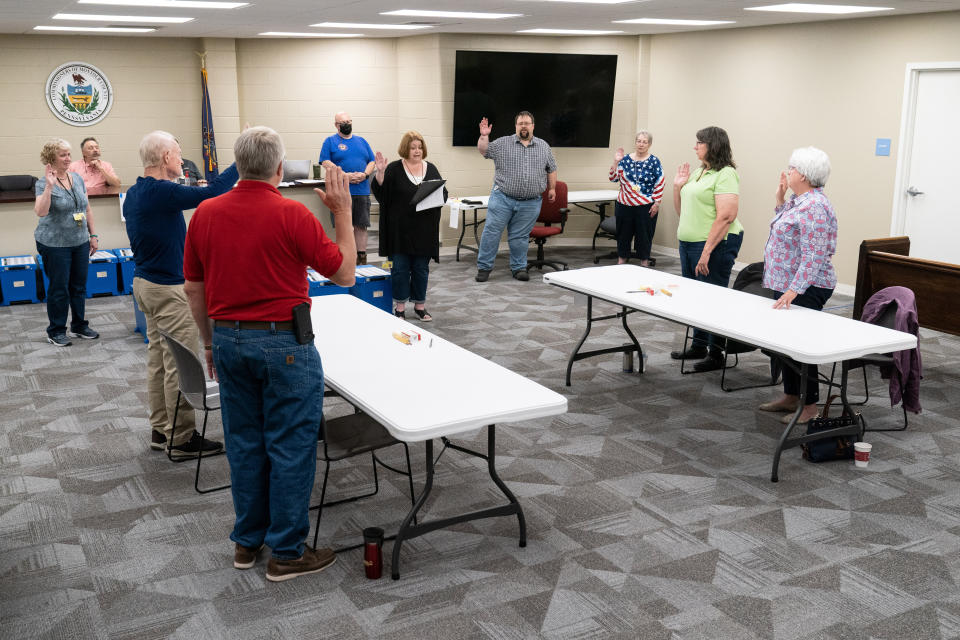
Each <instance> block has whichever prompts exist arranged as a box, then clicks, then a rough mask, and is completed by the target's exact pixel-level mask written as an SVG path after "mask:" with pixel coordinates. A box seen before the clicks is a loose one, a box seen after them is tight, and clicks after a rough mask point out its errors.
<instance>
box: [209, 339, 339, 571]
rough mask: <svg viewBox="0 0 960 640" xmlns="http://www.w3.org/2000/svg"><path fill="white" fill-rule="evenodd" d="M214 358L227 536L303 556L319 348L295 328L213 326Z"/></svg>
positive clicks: (319, 388)
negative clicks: (226, 481)
mask: <svg viewBox="0 0 960 640" xmlns="http://www.w3.org/2000/svg"><path fill="white" fill-rule="evenodd" d="M213 361H214V364H215V365H216V367H217V375H218V377H219V378H220V401H221V411H222V413H223V435H224V441H225V443H224V444H225V445H226V450H227V460H229V462H230V478H231V481H232V483H233V486H232V489H231V490H232V492H233V508H234V510H235V511H236V521H235V523H234V527H233V532H232V533H231V534H230V539H231V540H233V541H234V542H237V543H239V544H242V545H243V546H245V547H250V548H254V549H256V548H258V547H259V546H260V545H261V544H266V545H267V546H269V547H270V548H271V549H272V550H273V556H274V557H275V558H278V559H291V558H299V557H300V556H301V555H302V554H303V549H304V544H303V540H304V538H306V536H307V533H309V531H310V518H309V516H308V509H309V507H310V494H311V492H312V491H313V479H314V473H315V472H316V467H317V434H318V433H319V430H320V416H321V415H322V411H323V368H322V367H321V364H320V354H319V353H317V349H316V347H314V346H313V343H308V344H297V341H296V340H295V339H294V337H293V333H292V332H290V331H270V330H251V329H244V330H237V329H233V328H224V327H215V328H214V331H213Z"/></svg>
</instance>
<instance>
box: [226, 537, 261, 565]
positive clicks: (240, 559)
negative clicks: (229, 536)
mask: <svg viewBox="0 0 960 640" xmlns="http://www.w3.org/2000/svg"><path fill="white" fill-rule="evenodd" d="M236 545H237V546H236V547H235V548H234V550H233V568H234V569H252V568H253V565H255V564H257V556H258V555H260V550H261V549H263V545H260V546H259V547H257V548H256V549H254V548H252V547H245V546H243V545H242V544H240V543H239V542H238V543H236Z"/></svg>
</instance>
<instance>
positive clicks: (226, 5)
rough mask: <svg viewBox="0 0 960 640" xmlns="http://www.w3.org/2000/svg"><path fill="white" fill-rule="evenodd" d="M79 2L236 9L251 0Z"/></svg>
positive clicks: (79, 0) (85, 1)
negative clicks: (229, 0)
mask: <svg viewBox="0 0 960 640" xmlns="http://www.w3.org/2000/svg"><path fill="white" fill-rule="evenodd" d="M77 4H111V5H117V6H121V7H166V8H168V9H236V8H238V7H245V6H247V5H248V4H250V3H249V2H212V1H211V2H207V1H205V0H77Z"/></svg>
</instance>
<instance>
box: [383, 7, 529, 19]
mask: <svg viewBox="0 0 960 640" xmlns="http://www.w3.org/2000/svg"><path fill="white" fill-rule="evenodd" d="M380 15H382V16H419V17H423V18H464V19H466V20H499V19H500V18H522V17H523V14H522V13H478V12H476V11H430V10H428V9H397V10H396V11H381V12H380Z"/></svg>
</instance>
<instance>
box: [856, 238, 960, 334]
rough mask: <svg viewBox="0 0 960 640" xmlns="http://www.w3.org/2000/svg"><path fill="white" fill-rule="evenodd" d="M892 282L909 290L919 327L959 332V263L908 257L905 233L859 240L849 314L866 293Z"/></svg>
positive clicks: (861, 303) (858, 311)
mask: <svg viewBox="0 0 960 640" xmlns="http://www.w3.org/2000/svg"><path fill="white" fill-rule="evenodd" d="M893 286H900V287H907V288H908V289H911V290H912V291H913V293H914V295H915V296H916V298H917V313H918V315H919V316H920V318H919V319H920V326H921V327H925V328H927V329H933V330H934V331H942V332H944V333H950V334H953V335H960V297H958V294H960V265H956V264H950V263H947V262H937V261H935V260H924V259H922V258H913V257H910V238H909V237H907V236H898V237H895V238H877V239H874V240H864V241H863V242H861V243H860V259H859V262H858V264H857V285H856V293H855V294H854V299H853V317H854V318H859V317H860V316H861V315H862V314H863V306H864V304H865V303H866V301H867V300H868V299H869V298H870V296H872V295H873V294H874V293H876V292H877V291H879V290H880V289H884V288H886V287H893Z"/></svg>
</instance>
